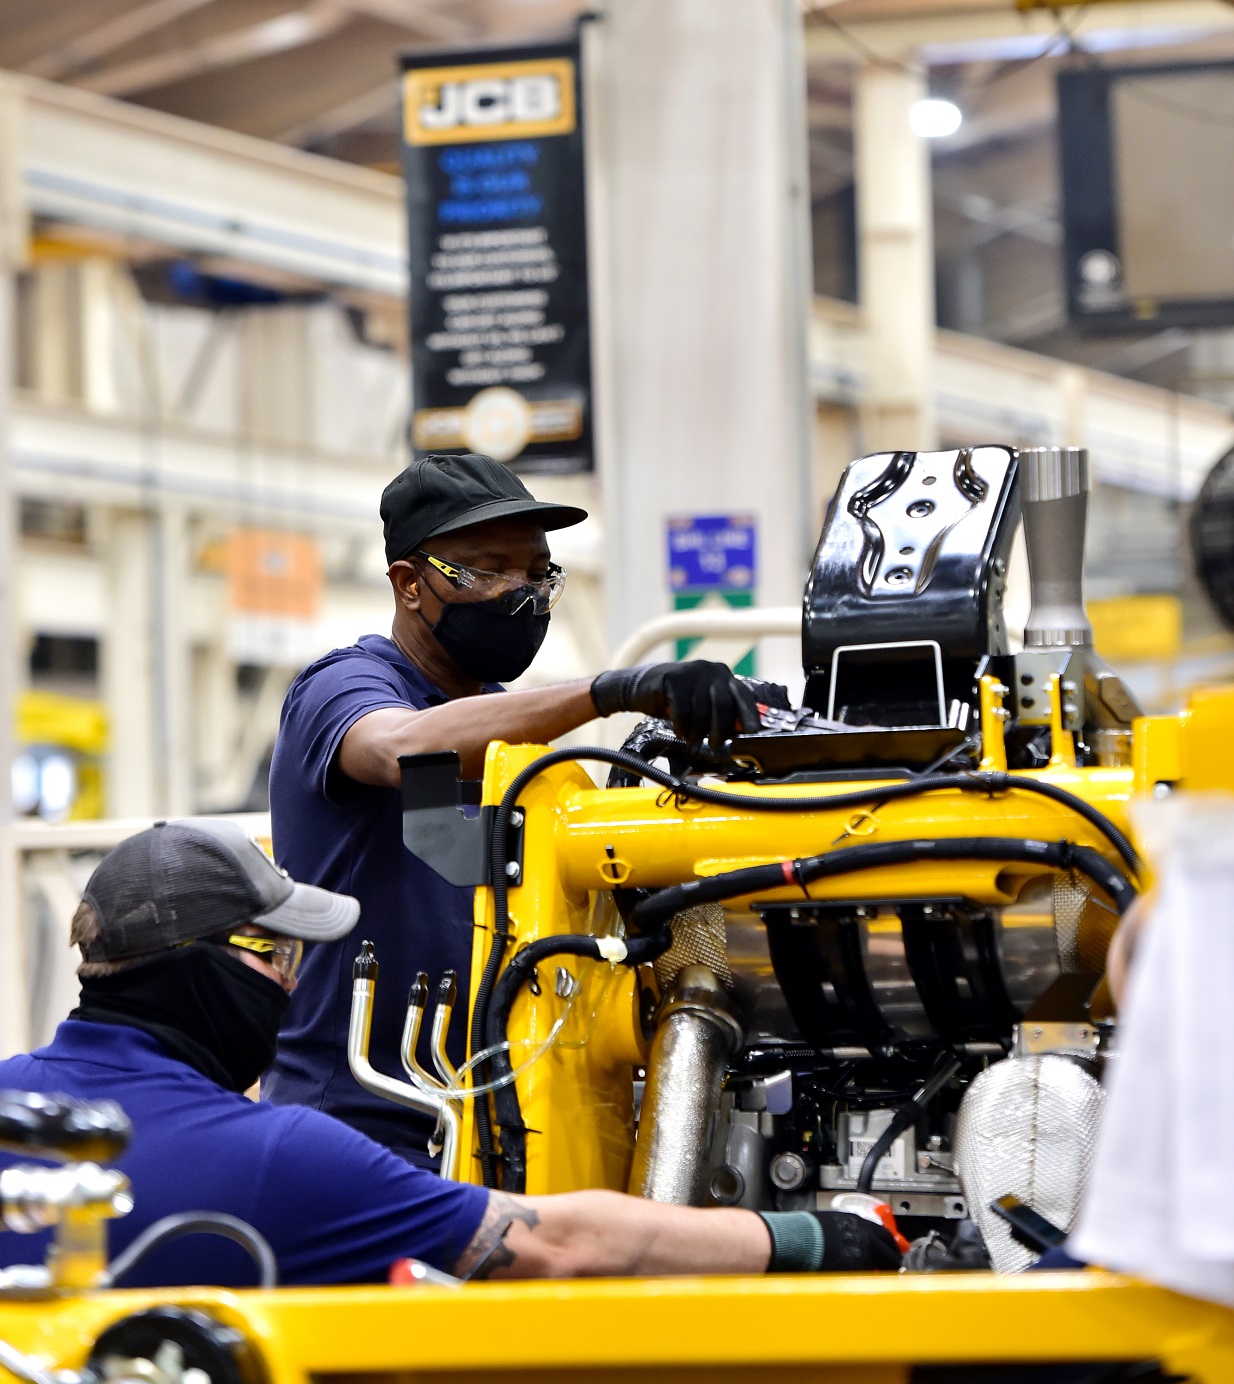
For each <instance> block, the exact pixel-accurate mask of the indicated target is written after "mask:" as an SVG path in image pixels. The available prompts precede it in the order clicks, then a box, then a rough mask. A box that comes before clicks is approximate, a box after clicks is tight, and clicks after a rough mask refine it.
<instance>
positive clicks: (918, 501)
mask: <svg viewBox="0 0 1234 1384" xmlns="http://www.w3.org/2000/svg"><path fill="white" fill-rule="evenodd" d="M1019 512H1020V507H1019V487H1018V476H1017V466H1016V455H1015V452H1014V450H1013V449H1012V448H1010V447H971V448H962V449H960V450H957V451H948V452H878V453H875V454H874V455H872V456H867V457H861V458H860V459H859V460H857V461H854V462H853V463H852V464H851V465H850V466H849V467H848V469H847V470H846V471H845V473H844V476H843V478H842V479H841V481H840V488H839V490H838V491H837V493H836V496H835V499H834V500H833V502H832V506H831V510H830V512H829V514H828V518H827V523H826V526H825V527H824V529H823V535H822V537H821V539H820V540H819V544H818V550H817V551H816V553H815V555H814V564H813V569H812V571H811V573H810V579H809V582H808V583H807V585H806V592H805V603H804V610H803V614H802V661H803V664H804V666H805V671H806V675H807V678H808V679H809V686H808V691H807V700H808V702H809V704H810V705H811V706H813V707H814V708H815V709H819V708H820V706H821V707H822V709H824V710H825V707H826V692H827V687H828V684H829V680H830V676H831V662H832V656H833V654H834V653H835V651H836V650H837V649H838V648H843V647H846V646H851V645H862V644H880V643H895V642H897V641H903V640H906V639H907V640H914V641H921V640H935V641H937V643H938V645H939V648H940V650H941V653H942V658H943V661H944V664H945V665H946V664H948V663H952V662H953V661H960V660H962V661H963V662H964V663H965V664H966V665H967V669H968V674H967V675H968V677H969V678H970V679H971V669H972V665H973V664H974V663H975V661H976V660H977V659H979V658H981V657H982V656H983V655H987V654H1000V653H1005V652H1006V651H1007V647H1008V646H1007V634H1006V627H1005V624H1004V621H1003V613H1002V596H1003V591H1004V589H1005V585H1006V581H1005V573H1006V564H1007V558H1008V555H1009V553H1010V550H1011V540H1012V538H1013V536H1014V533H1015V526H1016V522H1017V520H1018V519H1019ZM948 681H950V679H948Z"/></svg>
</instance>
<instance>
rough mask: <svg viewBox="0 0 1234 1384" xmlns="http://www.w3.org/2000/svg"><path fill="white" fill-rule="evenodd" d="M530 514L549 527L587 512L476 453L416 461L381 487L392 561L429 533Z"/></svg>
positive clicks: (581, 517)
mask: <svg viewBox="0 0 1234 1384" xmlns="http://www.w3.org/2000/svg"><path fill="white" fill-rule="evenodd" d="M512 516H513V517H523V516H526V517H527V518H529V519H534V520H535V521H536V522H537V523H538V524H539V525H540V526H541V528H544V529H568V528H569V527H570V525H571V524H581V523H582V522H583V520H584V519H586V518H587V511H586V510H585V509H579V508H577V507H576V506H575V505H554V504H550V503H549V502H548V501H547V500H537V499H536V497H535V496H534V495H533V494H532V493H531V491H530V490H528V489H527V487H526V486H525V485H524V484H523V482H522V481H521V480H519V478H518V477H517V476H516V475H515V474H514V472H513V471H511V470H510V469H509V467H507V466H503V465H502V464H501V462H499V461H494V460H493V458H492V457H483V456H479V455H477V454H476V453H475V452H462V453H458V454H455V453H440V454H435V455H433V456H427V457H421V458H420V459H419V460H418V461H413V462H412V463H411V465H410V466H408V467H407V468H406V470H404V471H401V472H399V474H398V475H397V476H395V478H394V479H393V480H392V481H391V482H390V484H389V485H388V486H386V488H385V489H384V490H383V491H382V492H381V518H382V522H383V523H384V524H385V532H386V561H387V562H397V561H398V560H399V558H402V557H406V556H407V555H408V553H414V552H415V550H416V549H417V548H418V547H420V545H421V544H422V543H423V542H424V541H425V539H428V538H435V537H437V535H438V534H443V533H453V532H454V531H455V529H465V528H467V527H469V526H470V525H471V524H483V523H485V522H486V521H487V520H489V519H509V518H511V517H512Z"/></svg>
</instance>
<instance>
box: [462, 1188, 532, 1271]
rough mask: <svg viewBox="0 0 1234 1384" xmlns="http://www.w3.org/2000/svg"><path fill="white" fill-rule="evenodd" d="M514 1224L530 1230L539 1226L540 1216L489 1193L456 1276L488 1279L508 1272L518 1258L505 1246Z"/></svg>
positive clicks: (508, 1199) (513, 1201)
mask: <svg viewBox="0 0 1234 1384" xmlns="http://www.w3.org/2000/svg"><path fill="white" fill-rule="evenodd" d="M515 1221H522V1223H523V1224H524V1225H525V1226H527V1227H528V1229H530V1230H534V1229H535V1228H536V1226H538V1225H539V1224H540V1217H539V1215H538V1214H537V1213H536V1212H535V1211H533V1210H532V1208H531V1207H530V1206H524V1205H523V1204H522V1203H521V1202H518V1201H516V1200H515V1199H514V1198H513V1197H511V1196H507V1195H506V1193H504V1192H490V1193H489V1194H488V1206H487V1207H486V1208H485V1210H484V1219H483V1220H482V1221H481V1222H480V1228H479V1230H477V1231H476V1233H475V1234H474V1235H473V1236H472V1237H471V1243H470V1244H469V1245H468V1246H467V1248H466V1249H465V1250H464V1251H463V1252H462V1254H460V1255H459V1257H458V1261H457V1262H456V1264H455V1265H454V1272H455V1274H456V1275H457V1276H458V1277H459V1278H465V1279H481V1278H488V1277H489V1276H490V1275H491V1274H492V1273H494V1272H495V1271H496V1270H497V1269H505V1268H509V1266H510V1265H511V1264H513V1263H515V1261H516V1260H517V1259H518V1255H517V1254H516V1253H515V1252H514V1250H512V1249H511V1248H510V1246H509V1245H507V1244H506V1234H507V1232H508V1231H509V1229H510V1227H511V1226H512V1225H513V1224H514V1222H515Z"/></svg>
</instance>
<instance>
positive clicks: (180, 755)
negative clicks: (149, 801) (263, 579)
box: [151, 503, 193, 817]
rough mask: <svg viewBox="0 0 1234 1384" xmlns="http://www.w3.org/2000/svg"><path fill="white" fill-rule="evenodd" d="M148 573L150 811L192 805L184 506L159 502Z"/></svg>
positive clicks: (188, 554)
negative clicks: (151, 714)
mask: <svg viewBox="0 0 1234 1384" xmlns="http://www.w3.org/2000/svg"><path fill="white" fill-rule="evenodd" d="M157 524H158V530H157V543H156V546H155V548H154V552H153V569H152V572H151V578H152V580H151V603H152V611H151V616H152V618H151V636H152V643H151V679H152V684H153V685H152V689H151V701H152V704H153V711H154V727H153V731H154V788H155V794H154V810H155V811H156V812H158V813H160V814H162V815H165V816H168V817H177V816H185V815H187V814H188V813H190V812H191V811H192V810H193V768H192V759H193V751H192V741H191V736H190V733H189V717H190V714H191V705H190V699H191V695H192V693H191V686H192V671H191V667H190V663H191V643H190V632H189V620H190V611H189V589H188V584H189V579H190V576H189V574H190V568H191V562H192V530H191V527H190V524H189V516H188V512H187V510H185V509H184V507H183V506H182V505H177V504H167V503H164V504H162V505H160V507H159V512H158V517H157Z"/></svg>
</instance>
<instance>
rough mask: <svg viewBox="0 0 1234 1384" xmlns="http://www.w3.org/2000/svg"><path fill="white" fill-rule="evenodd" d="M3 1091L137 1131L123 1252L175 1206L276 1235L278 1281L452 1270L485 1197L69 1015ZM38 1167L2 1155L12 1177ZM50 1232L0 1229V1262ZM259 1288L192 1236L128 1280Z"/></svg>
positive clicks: (128, 1169) (373, 1279)
mask: <svg viewBox="0 0 1234 1384" xmlns="http://www.w3.org/2000/svg"><path fill="white" fill-rule="evenodd" d="M0 1090H13V1091H42V1092H44V1093H47V1094H61V1095H67V1096H75V1097H77V1098H79V1099H81V1100H105V1099H106V1100H115V1101H118V1102H119V1103H120V1105H121V1107H122V1108H123V1109H124V1112H125V1114H127V1115H128V1117H129V1119H130V1120H131V1121H132V1122H133V1131H134V1132H133V1140H132V1143H131V1144H130V1145H129V1147H128V1150H127V1151H126V1152H125V1153H124V1154H123V1155H122V1157H121V1158H120V1159H118V1160H117V1162H116V1163H115V1164H114V1166H115V1167H117V1168H119V1169H120V1170H121V1171H122V1172H124V1173H126V1174H127V1175H128V1177H129V1180H130V1181H131V1183H132V1186H133V1199H134V1209H133V1210H132V1211H131V1212H130V1213H129V1214H128V1215H127V1216H124V1217H121V1218H119V1219H117V1220H113V1221H111V1222H109V1223H108V1244H109V1248H110V1251H111V1255H112V1257H113V1258H114V1257H115V1255H116V1254H118V1253H119V1252H120V1251H121V1250H123V1249H124V1248H125V1246H126V1245H128V1244H129V1242H130V1241H131V1240H133V1239H135V1238H136V1237H137V1235H139V1234H140V1233H141V1232H142V1231H143V1230H144V1229H145V1228H146V1227H147V1226H149V1225H152V1224H153V1223H154V1222H155V1221H157V1220H159V1219H160V1218H161V1217H163V1216H166V1215H170V1214H171V1213H172V1212H175V1211H225V1212H228V1213H230V1214H231V1215H233V1216H239V1218H240V1219H241V1220H243V1221H247V1222H248V1223H249V1224H250V1225H251V1226H253V1227H255V1228H256V1229H257V1230H259V1231H260V1232H261V1233H262V1234H263V1235H264V1236H265V1237H266V1239H267V1240H269V1242H270V1246H271V1248H272V1249H273V1250H274V1253H275V1256H276V1258H277V1259H278V1264H279V1279H280V1282H282V1283H287V1284H296V1283H299V1284H309V1283H381V1282H385V1280H386V1275H387V1273H388V1272H389V1268H390V1265H391V1264H392V1263H393V1262H394V1261H395V1260H396V1259H400V1258H403V1257H404V1256H411V1257H413V1258H417V1259H423V1260H425V1261H426V1262H428V1263H430V1264H433V1265H435V1266H436V1267H437V1268H441V1269H445V1270H447V1271H449V1269H450V1268H451V1266H452V1265H453V1263H454V1261H455V1260H456V1259H457V1257H458V1256H459V1254H460V1253H461V1252H462V1251H463V1250H464V1249H465V1248H466V1247H467V1245H468V1244H469V1243H470V1241H471V1239H472V1237H473V1236H474V1235H475V1233H476V1231H477V1230H478V1229H479V1226H480V1221H481V1219H482V1217H483V1215H484V1208H485V1206H486V1205H487V1202H488V1193H487V1192H486V1191H484V1190H483V1188H480V1187H472V1186H464V1185H463V1184H461V1183H457V1182H446V1181H444V1180H443V1179H442V1178H439V1177H437V1176H436V1175H435V1174H433V1173H429V1172H425V1171H423V1170H422V1169H420V1168H413V1167H411V1166H410V1165H409V1164H408V1163H406V1162H405V1161H404V1160H403V1159H401V1158H396V1157H395V1156H394V1155H393V1154H392V1153H390V1152H388V1150H386V1149H384V1148H382V1147H381V1146H380V1145H379V1144H375V1143H374V1142H373V1141H372V1140H371V1139H366V1138H365V1137H364V1136H363V1135H362V1134H358V1133H356V1131H355V1130H354V1129H349V1128H348V1127H347V1126H346V1125H345V1124H341V1123H340V1122H339V1121H338V1120H332V1119H330V1117H329V1116H327V1115H321V1114H319V1113H318V1112H317V1111H316V1110H305V1109H304V1108H303V1107H289V1108H281V1107H279V1106H275V1105H266V1104H264V1103H261V1104H259V1103H256V1102H254V1101H251V1100H248V1099H247V1098H246V1097H244V1096H242V1095H237V1094H236V1093H235V1092H234V1091H225V1090H223V1088H222V1087H221V1086H218V1085H216V1084H215V1083H214V1082H213V1081H211V1080H210V1079H209V1077H205V1076H202V1074H201V1073H200V1072H198V1071H196V1070H195V1069H194V1068H192V1067H190V1066H188V1065H187V1064H186V1063H184V1062H180V1061H178V1060H177V1059H176V1058H174V1057H172V1056H171V1055H170V1054H169V1053H168V1052H166V1051H165V1050H164V1049H163V1048H162V1047H161V1046H160V1044H159V1043H158V1042H157V1040H156V1039H154V1038H152V1037H151V1036H150V1035H149V1034H147V1033H143V1032H141V1031H140V1030H139V1029H135V1028H128V1027H126V1026H124V1025H118V1024H92V1023H83V1022H82V1021H81V1020H78V1019H66V1020H65V1021H64V1023H62V1024H61V1025H60V1027H59V1028H58V1029H57V1030H56V1035H55V1037H54V1038H53V1039H52V1041H51V1042H50V1043H49V1044H48V1046H47V1047H45V1048H39V1049H38V1051H37V1052H33V1053H30V1054H28V1055H23V1056H21V1057H10V1058H9V1059H8V1061H6V1062H0ZM30 1161H31V1160H30V1159H29V1158H14V1157H11V1156H8V1155H4V1154H0V1168H3V1167H5V1166H8V1165H10V1164H12V1163H18V1162H25V1163H28V1162H30ZM48 1236H49V1232H44V1233H42V1234H40V1235H15V1234H12V1233H6V1232H4V1231H3V1230H2V1229H0V1266H4V1267H7V1266H8V1265H11V1264H41V1263H42V1262H43V1256H44V1254H45V1252H46V1248H47V1240H48ZM256 1281H257V1275H256V1271H255V1269H254V1266H253V1263H252V1260H251V1259H250V1258H249V1257H248V1255H247V1254H246V1253H245V1252H244V1251H243V1250H241V1249H239V1248H238V1247H237V1246H236V1245H233V1244H231V1243H230V1242H228V1241H226V1240H223V1239H220V1238H219V1237H218V1236H217V1235H193V1236H186V1237H184V1238H183V1239H180V1240H174V1241H172V1242H171V1243H170V1244H168V1245H165V1246H164V1247H163V1248H161V1249H159V1250H156V1251H154V1252H153V1253H151V1254H150V1255H149V1256H148V1257H147V1258H146V1259H144V1260H142V1261H141V1262H140V1263H139V1264H138V1266H137V1267H136V1268H135V1269H134V1270H133V1272H132V1273H131V1274H130V1275H128V1276H127V1277H126V1278H125V1280H124V1286H125V1287H150V1286H158V1285H160V1284H169V1285H175V1284H192V1283H206V1284H221V1285H223V1286H225V1287H246V1286H250V1285H252V1284H254V1283H256Z"/></svg>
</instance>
